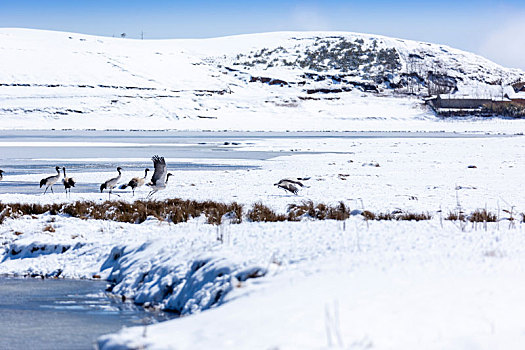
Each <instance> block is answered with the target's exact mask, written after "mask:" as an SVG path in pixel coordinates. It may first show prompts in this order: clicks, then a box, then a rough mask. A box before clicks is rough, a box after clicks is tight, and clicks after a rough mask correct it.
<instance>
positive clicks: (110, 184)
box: [100, 167, 122, 199]
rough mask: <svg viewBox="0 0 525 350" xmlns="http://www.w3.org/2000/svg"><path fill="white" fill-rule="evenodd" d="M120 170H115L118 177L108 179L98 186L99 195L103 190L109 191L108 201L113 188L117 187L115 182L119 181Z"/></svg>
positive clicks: (119, 168)
mask: <svg viewBox="0 0 525 350" xmlns="http://www.w3.org/2000/svg"><path fill="white" fill-rule="evenodd" d="M121 170H122V168H121V167H118V168H117V171H118V176H117V177H114V178H112V179H109V180H108V181H106V182H104V183H103V184H102V185H100V193H102V192H103V191H104V189H108V190H109V199H111V192H112V191H113V189H114V188H115V186H117V182H118V181H119V180H120V177H121V176H122V173H121Z"/></svg>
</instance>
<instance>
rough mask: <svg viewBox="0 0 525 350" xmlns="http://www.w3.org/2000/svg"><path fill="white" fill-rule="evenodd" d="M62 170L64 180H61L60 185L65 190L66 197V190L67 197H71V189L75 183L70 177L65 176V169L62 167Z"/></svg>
mask: <svg viewBox="0 0 525 350" xmlns="http://www.w3.org/2000/svg"><path fill="white" fill-rule="evenodd" d="M62 170H63V171H64V178H63V179H62V183H63V184H64V188H65V189H66V197H67V192H68V190H69V196H71V187H75V184H76V182H75V180H74V179H73V178H72V177H67V176H66V167H62Z"/></svg>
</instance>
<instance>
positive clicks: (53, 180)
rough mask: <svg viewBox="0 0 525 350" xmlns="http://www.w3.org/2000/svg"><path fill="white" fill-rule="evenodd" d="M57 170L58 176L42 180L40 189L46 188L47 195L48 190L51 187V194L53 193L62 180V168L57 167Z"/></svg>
mask: <svg viewBox="0 0 525 350" xmlns="http://www.w3.org/2000/svg"><path fill="white" fill-rule="evenodd" d="M55 170H56V171H57V174H56V175H53V176H49V177H46V178H45V179H42V180H40V188H42V186H46V190H45V191H44V194H46V192H47V189H48V188H50V187H51V192H52V193H55V192H53V185H54V184H56V183H57V181H58V180H59V179H60V167H58V166H56V167H55Z"/></svg>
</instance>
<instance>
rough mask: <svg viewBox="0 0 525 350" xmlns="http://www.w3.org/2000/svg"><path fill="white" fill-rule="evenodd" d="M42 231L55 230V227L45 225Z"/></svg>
mask: <svg viewBox="0 0 525 350" xmlns="http://www.w3.org/2000/svg"><path fill="white" fill-rule="evenodd" d="M42 231H44V232H55V228H54V227H53V226H51V225H47V226H46V227H44V228H43V229H42Z"/></svg>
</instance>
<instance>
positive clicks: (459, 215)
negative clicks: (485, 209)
mask: <svg viewBox="0 0 525 350" xmlns="http://www.w3.org/2000/svg"><path fill="white" fill-rule="evenodd" d="M445 220H450V221H465V220H466V216H465V214H464V213H463V212H462V211H451V212H450V213H448V216H447V217H446V218H445Z"/></svg>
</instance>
